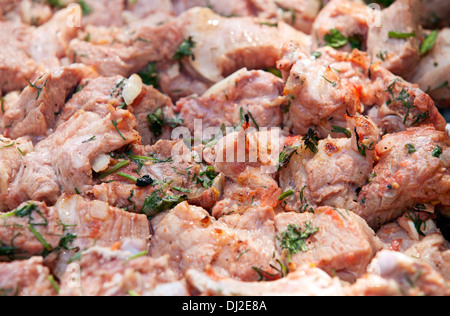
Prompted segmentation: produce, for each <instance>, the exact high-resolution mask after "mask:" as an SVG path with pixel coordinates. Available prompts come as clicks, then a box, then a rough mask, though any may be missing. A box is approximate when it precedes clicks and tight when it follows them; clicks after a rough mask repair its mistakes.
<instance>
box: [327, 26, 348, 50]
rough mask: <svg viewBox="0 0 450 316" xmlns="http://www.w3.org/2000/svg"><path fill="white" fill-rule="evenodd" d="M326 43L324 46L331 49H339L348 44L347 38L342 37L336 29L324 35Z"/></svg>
mask: <svg viewBox="0 0 450 316" xmlns="http://www.w3.org/2000/svg"><path fill="white" fill-rule="evenodd" d="M324 41H325V43H326V45H325V46H331V47H333V48H341V47H343V46H345V45H346V44H347V43H348V38H346V37H345V36H344V35H342V33H341V32H339V30H337V29H332V30H330V33H328V34H326V35H325V37H324Z"/></svg>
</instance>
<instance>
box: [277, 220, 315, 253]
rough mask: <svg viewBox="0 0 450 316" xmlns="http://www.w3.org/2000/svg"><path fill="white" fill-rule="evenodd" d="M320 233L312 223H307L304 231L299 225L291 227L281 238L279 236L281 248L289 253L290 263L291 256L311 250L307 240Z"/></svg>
mask: <svg viewBox="0 0 450 316" xmlns="http://www.w3.org/2000/svg"><path fill="white" fill-rule="evenodd" d="M318 231H319V228H313V226H312V224H311V223H310V222H306V223H305V227H304V229H303V230H302V229H301V228H300V226H298V225H289V226H288V228H287V230H286V231H284V232H282V233H281V236H280V237H278V236H277V237H278V239H279V240H280V241H281V248H282V249H285V250H287V251H288V253H289V261H291V255H295V254H297V253H299V252H300V251H302V252H307V251H308V250H309V249H308V246H307V245H306V240H307V239H308V238H309V237H311V236H312V235H314V234H315V233H317V232H318Z"/></svg>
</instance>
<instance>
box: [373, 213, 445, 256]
mask: <svg viewBox="0 0 450 316" xmlns="http://www.w3.org/2000/svg"><path fill="white" fill-rule="evenodd" d="M421 207H424V206H421ZM428 235H440V232H439V230H438V228H437V226H436V223H435V216H434V215H433V214H432V213H427V212H415V211H414V212H407V213H405V214H403V216H401V217H399V218H398V219H397V220H396V221H394V222H390V223H388V224H385V225H383V226H382V227H381V228H380V229H379V230H378V232H377V236H378V237H379V238H380V240H381V241H383V242H384V243H385V244H387V245H389V250H394V251H400V252H406V251H407V250H408V249H409V248H411V247H413V246H415V245H416V244H419V243H420V242H421V241H422V240H424V239H425V238H426V236H428ZM441 237H442V235H441ZM442 238H443V237H442ZM431 239H434V238H431Z"/></svg>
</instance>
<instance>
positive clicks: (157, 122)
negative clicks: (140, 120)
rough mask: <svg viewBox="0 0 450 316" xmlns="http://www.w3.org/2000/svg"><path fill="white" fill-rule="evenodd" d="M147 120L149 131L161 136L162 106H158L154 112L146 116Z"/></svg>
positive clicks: (162, 122) (162, 124)
mask: <svg viewBox="0 0 450 316" xmlns="http://www.w3.org/2000/svg"><path fill="white" fill-rule="evenodd" d="M147 121H148V124H149V126H150V131H151V132H152V133H153V135H155V137H158V136H161V135H162V133H163V131H162V128H163V126H164V111H163V109H162V108H158V109H156V110H155V112H153V113H151V114H149V115H148V116H147Z"/></svg>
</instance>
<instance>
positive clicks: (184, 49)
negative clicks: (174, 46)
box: [172, 36, 195, 60]
mask: <svg viewBox="0 0 450 316" xmlns="http://www.w3.org/2000/svg"><path fill="white" fill-rule="evenodd" d="M194 47H195V42H194V41H193V38H192V36H189V37H188V38H187V39H186V40H184V42H183V43H182V44H181V45H180V47H178V50H177V52H176V53H175V55H174V56H173V58H172V59H173V60H182V59H183V58H185V57H189V56H192V59H194V58H195V57H194V53H193V52H192V49H193V48H194Z"/></svg>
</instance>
